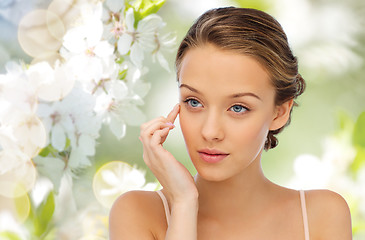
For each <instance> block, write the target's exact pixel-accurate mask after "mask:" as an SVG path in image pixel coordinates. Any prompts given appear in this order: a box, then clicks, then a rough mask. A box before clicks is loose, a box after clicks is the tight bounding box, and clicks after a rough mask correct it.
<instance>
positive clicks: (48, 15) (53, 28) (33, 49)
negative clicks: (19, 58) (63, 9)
mask: <svg viewBox="0 0 365 240" xmlns="http://www.w3.org/2000/svg"><path fill="white" fill-rule="evenodd" d="M64 33H65V27H64V25H63V23H62V21H61V20H60V18H59V17H58V15H56V14H55V13H53V12H51V11H47V10H44V9H37V10H34V11H32V12H30V13H28V14H27V15H25V16H24V17H23V18H22V19H21V21H20V23H19V28H18V41H19V44H20V46H21V47H22V49H23V50H24V52H26V53H27V54H28V55H30V56H32V57H34V58H40V57H41V56H49V52H57V51H58V50H59V49H60V47H61V45H62V37H63V35H64Z"/></svg>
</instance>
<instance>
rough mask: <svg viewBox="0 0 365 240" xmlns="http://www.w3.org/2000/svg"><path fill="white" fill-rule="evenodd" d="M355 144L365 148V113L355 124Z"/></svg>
mask: <svg viewBox="0 0 365 240" xmlns="http://www.w3.org/2000/svg"><path fill="white" fill-rule="evenodd" d="M353 143H354V145H355V146H359V147H362V148H365V112H362V113H361V114H360V116H359V117H358V118H357V121H356V123H355V127H354V132H353Z"/></svg>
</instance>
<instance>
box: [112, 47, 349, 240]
mask: <svg viewBox="0 0 365 240" xmlns="http://www.w3.org/2000/svg"><path fill="white" fill-rule="evenodd" d="M179 81H180V82H179V83H180V98H181V99H180V103H179V105H177V106H176V107H175V108H174V109H173V110H172V111H171V113H170V114H169V115H168V116H167V117H160V118H157V119H154V120H151V121H150V122H148V123H145V124H143V125H142V126H141V135H140V140H141V141H142V143H143V150H144V160H145V162H146V164H147V166H148V167H149V168H150V169H151V171H152V172H153V173H154V175H155V176H156V178H157V179H158V180H159V181H160V183H161V185H162V186H163V190H162V191H163V193H164V195H165V196H166V197H167V200H168V203H169V208H170V210H171V217H170V223H169V225H167V223H166V218H165V212H164V208H163V205H162V202H161V199H160V198H159V196H158V195H157V193H155V192H139V191H134V192H129V193H126V194H124V195H122V196H121V197H120V198H119V199H118V200H117V201H116V202H115V204H114V206H113V208H112V210H111V212H110V239H112V240H114V239H161V240H162V239H174V240H177V239H185V240H195V239H199V240H205V239H209V240H214V239H228V240H229V239H232V240H233V239H281V240H286V239H288V240H289V239H290V240H292V239H304V229H303V220H302V212H301V206H300V198H299V193H298V191H296V190H291V189H287V188H284V187H281V186H278V185H276V184H274V183H272V182H271V181H269V180H268V179H267V178H266V177H265V176H264V174H263V172H262V169H261V153H262V151H263V146H264V142H265V139H266V135H267V132H268V131H269V130H274V129H278V128H280V127H281V126H283V125H284V124H285V123H286V121H287V120H288V117H289V112H290V109H291V107H292V104H293V101H292V100H290V101H287V102H285V103H284V104H282V105H279V106H277V105H275V104H274V98H275V89H274V88H273V87H272V86H271V82H270V79H269V77H268V74H267V72H266V71H265V69H264V68H263V67H262V66H261V65H260V64H259V63H258V62H257V61H256V60H254V59H253V58H251V57H248V56H244V55H239V54H236V53H232V52H227V51H222V50H219V49H217V48H215V47H214V46H212V45H207V46H203V47H199V48H195V49H191V50H189V51H188V52H187V54H186V56H185V57H184V60H183V63H182V67H181V71H180V76H179ZM227 82H229V84H227ZM212 86H214V88H212ZM247 93H249V94H247ZM179 114H180V115H179ZM178 115H179V117H180V126H181V130H182V132H183V135H184V139H185V142H186V145H187V149H188V152H189V156H190V158H191V161H192V162H193V164H194V166H195V168H196V169H197V172H198V174H197V176H196V177H195V179H194V178H193V177H192V176H191V175H190V173H189V172H188V171H187V169H186V168H185V167H184V166H183V165H182V164H181V163H180V162H178V161H177V160H176V159H175V158H174V156H172V154H171V153H169V152H168V151H166V150H165V149H164V148H163V143H164V142H165V140H166V138H167V136H168V133H169V131H171V130H172V129H173V128H174V126H173V123H174V121H175V119H176V118H177V117H178ZM209 151H210V153H207V152H209ZM212 151H213V152H214V151H215V152H214V153H212ZM217 152H218V153H217ZM217 156H218V157H217ZM217 159H218V160H219V161H216V160H217ZM213 160H214V161H213ZM211 161H213V162H211ZM306 200H307V213H308V219H309V229H310V239H311V240H327V239H328V240H337V239H338V240H340V239H341V240H347V239H352V237H351V217H350V212H349V209H348V206H347V204H346V202H345V201H344V200H343V198H342V197H341V196H340V195H338V194H336V193H333V192H330V191H327V190H316V191H306Z"/></svg>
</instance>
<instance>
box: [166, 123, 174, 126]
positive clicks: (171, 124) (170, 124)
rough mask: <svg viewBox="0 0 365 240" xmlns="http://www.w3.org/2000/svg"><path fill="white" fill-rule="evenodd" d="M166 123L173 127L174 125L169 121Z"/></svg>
mask: <svg viewBox="0 0 365 240" xmlns="http://www.w3.org/2000/svg"><path fill="white" fill-rule="evenodd" d="M166 124H167V125H169V126H171V127H175V125H174V124H173V123H171V122H167V123H166Z"/></svg>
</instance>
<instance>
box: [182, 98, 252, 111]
mask: <svg viewBox="0 0 365 240" xmlns="http://www.w3.org/2000/svg"><path fill="white" fill-rule="evenodd" d="M191 101H197V102H198V103H199V104H200V105H202V104H201V103H200V102H199V101H198V100H197V99H195V98H187V99H185V100H184V101H183V102H184V103H185V104H187V105H188V107H190V108H197V107H193V106H191V103H190V102H191ZM236 106H239V107H242V109H245V111H243V112H235V111H233V110H231V109H232V108H233V107H236ZM228 109H229V110H231V111H232V112H233V113H236V114H244V113H245V112H249V111H250V109H249V108H248V107H246V106H244V105H241V104H235V105H232V106H231V107H229V108H228Z"/></svg>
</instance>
